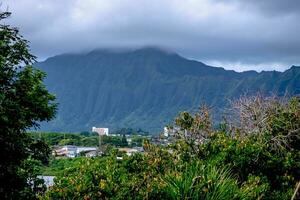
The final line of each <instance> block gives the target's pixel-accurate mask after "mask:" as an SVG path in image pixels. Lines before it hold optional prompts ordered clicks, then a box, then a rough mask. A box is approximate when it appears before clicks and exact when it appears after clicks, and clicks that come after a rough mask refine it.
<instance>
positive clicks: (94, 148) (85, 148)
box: [76, 147, 97, 155]
mask: <svg viewBox="0 0 300 200" xmlns="http://www.w3.org/2000/svg"><path fill="white" fill-rule="evenodd" d="M96 150H97V147H77V150H76V153H77V154H78V155H79V154H80V153H82V152H83V153H84V152H90V151H96Z"/></svg>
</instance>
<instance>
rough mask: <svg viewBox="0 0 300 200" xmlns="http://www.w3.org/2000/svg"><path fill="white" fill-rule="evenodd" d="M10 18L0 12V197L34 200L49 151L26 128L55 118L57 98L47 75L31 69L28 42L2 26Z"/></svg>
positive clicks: (16, 32) (5, 13)
mask: <svg viewBox="0 0 300 200" xmlns="http://www.w3.org/2000/svg"><path fill="white" fill-rule="evenodd" d="M9 16H10V13H8V12H0V20H1V25H0V124H1V126H0V158H1V159H0V198H1V199H34V198H35V192H37V190H38V189H39V188H38V185H39V184H40V183H41V182H40V180H38V179H37V178H36V171H37V170H36V167H35V166H36V165H38V164H39V163H40V161H41V162H43V163H47V158H48V154H49V152H50V149H49V147H48V146H47V145H45V144H44V143H43V142H42V141H32V140H31V138H30V137H28V135H27V134H26V129H29V128H32V127H38V123H39V122H40V121H49V120H50V119H52V117H53V116H54V114H55V109H56V105H55V104H54V103H53V101H54V99H55V97H54V96H53V95H51V94H49V93H48V91H47V90H46V88H45V86H44V85H43V82H42V81H43V79H44V77H45V74H44V73H43V72H41V71H40V70H37V69H35V68H33V67H32V66H30V64H32V63H33V62H34V59H35V57H34V56H33V55H31V54H30V53H29V50H28V45H27V41H26V40H24V39H23V38H22V36H20V35H19V31H18V30H17V29H16V28H14V27H10V26H9V25H2V20H4V19H5V18H7V17H9ZM24 65H25V66H24ZM21 66H23V67H21Z"/></svg>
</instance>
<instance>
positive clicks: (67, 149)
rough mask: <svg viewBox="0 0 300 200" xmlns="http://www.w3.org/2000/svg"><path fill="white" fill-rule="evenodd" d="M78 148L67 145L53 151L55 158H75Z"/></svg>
mask: <svg viewBox="0 0 300 200" xmlns="http://www.w3.org/2000/svg"><path fill="white" fill-rule="evenodd" d="M76 150H77V147H76V146H73V145H66V146H63V147H61V148H57V149H55V150H53V152H52V154H53V155H55V156H66V157H69V158H75V156H76Z"/></svg>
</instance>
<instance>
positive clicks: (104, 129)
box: [92, 127, 109, 135]
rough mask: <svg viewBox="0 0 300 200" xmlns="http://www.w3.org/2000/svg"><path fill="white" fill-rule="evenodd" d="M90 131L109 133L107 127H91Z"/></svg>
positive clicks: (100, 133)
mask: <svg viewBox="0 0 300 200" xmlns="http://www.w3.org/2000/svg"><path fill="white" fill-rule="evenodd" d="M92 132H96V133H98V134H99V135H108V134H109V129H108V128H97V127H92Z"/></svg>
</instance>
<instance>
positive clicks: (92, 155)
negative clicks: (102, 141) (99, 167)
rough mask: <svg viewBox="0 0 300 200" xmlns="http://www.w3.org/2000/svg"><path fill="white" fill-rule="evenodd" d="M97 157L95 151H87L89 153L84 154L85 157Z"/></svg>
mask: <svg viewBox="0 0 300 200" xmlns="http://www.w3.org/2000/svg"><path fill="white" fill-rule="evenodd" d="M97 155H98V152H97V151H89V152H86V153H85V157H89V158H91V157H96V156H97Z"/></svg>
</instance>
